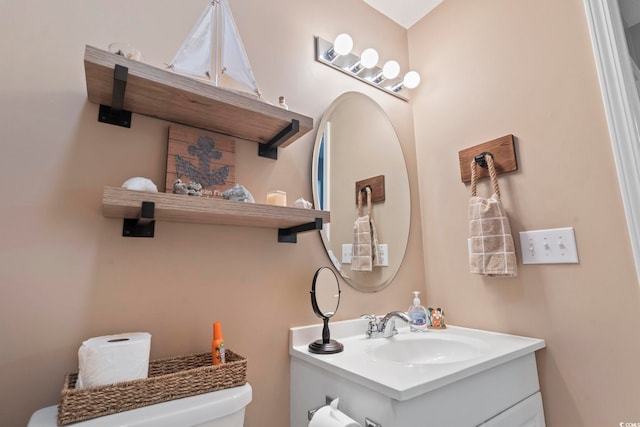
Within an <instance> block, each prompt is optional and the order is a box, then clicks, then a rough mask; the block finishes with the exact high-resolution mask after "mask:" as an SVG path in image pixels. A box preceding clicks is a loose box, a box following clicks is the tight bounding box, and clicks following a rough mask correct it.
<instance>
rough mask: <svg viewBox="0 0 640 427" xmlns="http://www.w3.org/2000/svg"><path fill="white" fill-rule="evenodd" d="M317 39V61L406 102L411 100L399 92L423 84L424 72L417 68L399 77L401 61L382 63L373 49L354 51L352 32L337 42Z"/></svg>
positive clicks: (340, 36)
mask: <svg viewBox="0 0 640 427" xmlns="http://www.w3.org/2000/svg"><path fill="white" fill-rule="evenodd" d="M315 42H316V43H315V44H316V46H315V47H316V61H318V62H321V63H323V64H325V65H326V66H328V67H331V68H334V69H336V70H338V71H341V72H343V73H345V74H347V75H350V76H351V77H353V78H355V79H357V80H360V81H362V82H364V83H367V84H369V85H371V86H373V87H377V88H378V89H380V90H382V91H384V92H387V93H389V94H391V95H393V96H395V97H398V98H400V99H402V100H404V101H408V99H407V98H406V97H405V96H403V95H402V94H400V93H399V92H400V91H401V90H402V89H403V88H407V89H414V88H415V87H417V86H418V85H419V84H420V75H419V74H418V73H417V72H416V71H409V72H408V73H406V74H405V75H404V77H402V78H399V77H398V76H399V75H400V64H398V62H397V61H394V60H390V61H387V62H385V63H384V65H382V66H381V67H380V66H378V61H379V59H380V58H379V55H378V52H377V51H376V50H375V49H373V48H367V49H365V50H364V51H363V52H362V54H361V55H360V56H358V55H356V54H353V53H351V50H352V49H353V39H352V38H351V37H350V36H349V35H348V34H345V33H342V34H340V35H338V36H337V37H336V38H335V40H334V42H333V43H331V42H329V41H327V40H324V39H322V38H320V37H315Z"/></svg>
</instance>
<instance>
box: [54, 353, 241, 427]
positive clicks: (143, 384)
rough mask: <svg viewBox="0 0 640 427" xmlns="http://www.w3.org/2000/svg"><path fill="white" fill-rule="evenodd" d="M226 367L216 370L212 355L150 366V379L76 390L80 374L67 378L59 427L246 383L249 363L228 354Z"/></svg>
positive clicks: (198, 355)
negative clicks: (212, 362)
mask: <svg viewBox="0 0 640 427" xmlns="http://www.w3.org/2000/svg"><path fill="white" fill-rule="evenodd" d="M225 357H226V363H224V364H222V365H216V366H213V365H212V364H211V353H201V354H194V355H190V356H179V357H172V358H167V359H159V360H153V361H151V362H149V377H148V378H145V379H141V380H134V381H125V382H120V383H115V384H109V385H105V386H97V387H87V388H80V389H76V388H75V385H76V380H77V378H78V374H77V373H73V374H69V375H67V377H66V378H65V382H64V386H63V388H62V400H61V402H60V405H59V406H58V425H61V426H63V425H67V424H71V423H75V422H78V421H83V420H88V419H91V418H96V417H101V416H103V415H110V414H115V413H117V412H123V411H128V410H131V409H136V408H141V407H143V406H148V405H153V404H156V403H161V402H165V401H167V400H173V399H180V398H183V397H188V396H194V395H196V394H202V393H209V392H212V391H216V390H222V389H224V388H230V387H238V386H241V385H244V384H245V383H246V382H247V359H245V358H244V357H242V356H240V355H238V354H235V353H233V352H232V351H230V350H226V351H225Z"/></svg>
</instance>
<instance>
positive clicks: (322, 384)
mask: <svg viewBox="0 0 640 427" xmlns="http://www.w3.org/2000/svg"><path fill="white" fill-rule="evenodd" d="M337 323H340V322H336V324H333V325H332V336H333V337H336V335H339V332H338V331H339V330H340V328H339V326H340V325H337ZM293 329H296V328H293ZM477 332H478V333H477V334H476V335H474V336H477V337H479V338H478V339H480V340H485V341H486V342H487V343H488V344H489V345H488V346H487V347H486V348H488V350H487V351H485V352H484V353H482V354H480V355H479V356H478V357H476V358H475V359H473V360H468V361H464V362H456V363H438V364H435V363H434V364H423V365H415V364H414V365H406V366H398V363H394V364H389V363H386V362H385V361H383V360H379V359H378V360H375V358H373V357H372V354H375V353H371V352H370V348H371V346H372V345H378V342H380V341H378V342H376V343H374V342H373V341H372V340H367V339H366V338H363V334H360V335H357V336H348V335H346V336H344V337H337V338H338V339H339V340H340V342H342V343H343V344H344V347H345V351H344V352H343V353H339V354H334V355H312V354H310V353H308V352H307V350H306V345H305V344H304V342H305V340H306V341H307V344H308V337H309V336H307V337H305V338H304V339H302V340H300V339H298V340H296V339H295V338H294V335H295V333H294V334H292V336H291V338H292V346H291V347H290V355H291V365H290V366H291V427H307V426H308V425H309V420H308V418H307V411H308V410H309V409H314V408H317V407H319V406H322V405H324V404H325V401H326V397H327V396H328V397H331V398H340V403H339V409H340V410H341V411H343V412H344V413H345V414H347V415H348V416H350V417H351V418H353V419H354V420H355V421H357V422H358V423H360V424H361V425H363V426H365V418H368V419H370V420H372V421H375V422H376V423H378V424H380V425H381V426H382V427H458V426H460V427H475V426H482V427H518V426H523V427H524V426H526V427H544V425H545V423H544V413H543V408H542V399H541V396H540V387H539V383H538V371H537V367H536V360H535V351H536V350H538V349H540V348H542V347H544V341H542V340H536V339H533V338H526V337H517V336H512V335H505V334H495V333H492V332H486V331H477ZM401 333H403V332H402V331H401ZM406 333H409V332H406ZM429 333H431V332H429ZM448 333H449V335H440V337H447V338H449V337H450V339H452V340H455V339H456V334H464V335H466V336H467V337H468V336H470V334H474V333H475V330H470V329H466V328H455V327H453V328H450V332H448ZM427 334H428V333H427ZM511 338H513V343H514V344H513V345H511V344H510V346H509V345H506V344H504V343H507V342H508V341H509V340H510V339H511ZM381 339H382V340H384V338H381ZM441 339H444V338H441ZM376 341H377V340H376ZM434 342H436V341H434ZM296 344H298V345H296ZM376 369H378V370H381V371H380V372H377V371H375V370H376ZM403 369H406V370H407V371H408V376H407V378H410V380H408V381H405V380H404V379H402V378H400V380H399V381H397V379H398V377H402V375H403V374H402V370H403ZM371 370H374V371H371ZM368 372H370V374H369V373H368Z"/></svg>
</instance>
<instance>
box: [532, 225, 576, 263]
mask: <svg viewBox="0 0 640 427" xmlns="http://www.w3.org/2000/svg"><path fill="white" fill-rule="evenodd" d="M520 250H521V252H522V263H523V264H577V263H578V249H577V247H576V238H575V234H574V231H573V227H566V228H553V229H550V230H534V231H521V232H520Z"/></svg>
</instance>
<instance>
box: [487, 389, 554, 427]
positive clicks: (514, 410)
mask: <svg viewBox="0 0 640 427" xmlns="http://www.w3.org/2000/svg"><path fill="white" fill-rule="evenodd" d="M544 425H545V424H544V412H543V410H542V395H541V394H540V392H538V393H536V394H534V395H533V396H529V397H527V398H526V399H525V400H523V401H522V402H520V403H518V404H517V405H515V406H512V407H511V408H509V409H507V410H506V411H504V412H503V413H501V414H498V415H496V416H495V417H493V418H491V419H490V420H489V421H487V422H486V423H483V424H481V427H544Z"/></svg>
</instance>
